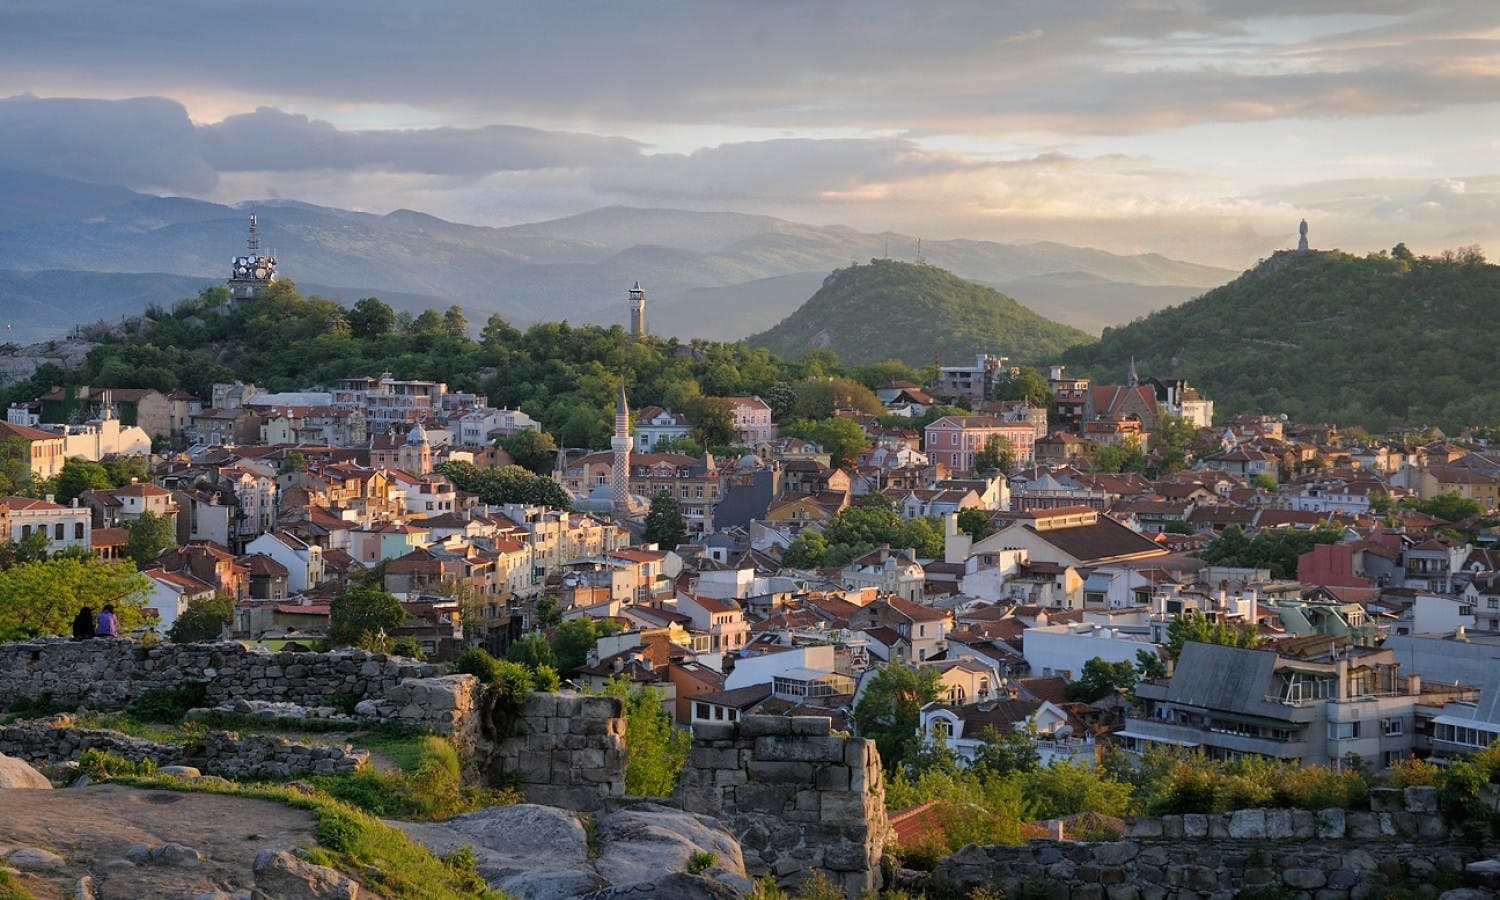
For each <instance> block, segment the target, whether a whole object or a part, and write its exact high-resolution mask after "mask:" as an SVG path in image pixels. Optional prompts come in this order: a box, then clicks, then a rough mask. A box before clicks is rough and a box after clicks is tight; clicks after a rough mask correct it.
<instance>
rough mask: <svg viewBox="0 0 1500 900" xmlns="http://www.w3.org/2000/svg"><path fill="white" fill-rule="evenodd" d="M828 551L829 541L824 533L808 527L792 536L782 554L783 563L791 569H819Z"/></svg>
mask: <svg viewBox="0 0 1500 900" xmlns="http://www.w3.org/2000/svg"><path fill="white" fill-rule="evenodd" d="M827 552H828V542H827V541H826V540H824V539H823V534H822V533H821V532H818V531H814V530H812V529H811V528H808V529H805V530H803V532H802V533H801V534H799V535H797V536H796V537H794V538H792V542H791V544H790V545H788V546H787V548H786V551H785V552H783V553H782V554H781V564H782V565H783V566H786V567H787V568H789V569H817V568H820V567H821V566H822V565H823V555H824V554H825V553H827Z"/></svg>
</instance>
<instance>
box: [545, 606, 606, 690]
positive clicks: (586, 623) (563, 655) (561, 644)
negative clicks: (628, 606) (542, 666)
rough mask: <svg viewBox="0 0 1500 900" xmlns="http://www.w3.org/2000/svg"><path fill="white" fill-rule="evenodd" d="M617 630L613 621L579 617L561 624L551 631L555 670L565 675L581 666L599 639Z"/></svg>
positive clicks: (586, 660)
mask: <svg viewBox="0 0 1500 900" xmlns="http://www.w3.org/2000/svg"><path fill="white" fill-rule="evenodd" d="M619 630H620V624H619V623H618V622H616V621H615V620H614V619H594V618H591V617H589V616H579V617H577V618H574V619H568V620H567V621H565V622H563V623H562V624H561V625H559V626H557V628H555V629H553V631H552V655H553V657H555V658H556V659H557V670H558V671H559V672H561V673H562V674H564V675H567V674H569V673H570V672H572V671H573V670H574V669H577V668H578V667H579V666H582V665H583V664H584V663H586V662H588V656H589V651H591V650H593V649H594V645H595V644H597V643H598V642H599V639H600V638H601V637H606V636H608V635H611V634H614V633H615V632H617V631H619Z"/></svg>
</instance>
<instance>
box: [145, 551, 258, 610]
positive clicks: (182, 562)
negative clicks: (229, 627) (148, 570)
mask: <svg viewBox="0 0 1500 900" xmlns="http://www.w3.org/2000/svg"><path fill="white" fill-rule="evenodd" d="M154 568H157V569H162V570H164V571H167V572H173V573H177V574H185V575H191V576H193V577H194V578H196V579H198V580H199V581H202V582H204V583H205V584H208V585H209V586H210V587H212V588H213V589H214V592H215V593H218V594H222V595H224V596H225V597H230V598H232V599H234V600H242V599H244V598H245V596H246V593H247V590H248V587H249V578H248V576H249V574H250V573H249V570H247V569H246V568H245V567H244V566H243V565H240V563H239V562H238V561H237V560H236V559H235V558H234V554H232V553H230V552H229V551H227V550H225V549H224V548H222V547H219V546H216V545H214V544H208V543H197V544H184V545H182V546H179V547H168V548H167V549H165V550H163V551H162V552H161V553H159V554H157V557H156V559H155V560H154Z"/></svg>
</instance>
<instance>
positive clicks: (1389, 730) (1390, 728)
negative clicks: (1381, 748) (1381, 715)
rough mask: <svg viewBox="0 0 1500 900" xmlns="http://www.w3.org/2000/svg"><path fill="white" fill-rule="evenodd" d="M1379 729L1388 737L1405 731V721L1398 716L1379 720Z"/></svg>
mask: <svg viewBox="0 0 1500 900" xmlns="http://www.w3.org/2000/svg"><path fill="white" fill-rule="evenodd" d="M1380 731H1381V733H1382V734H1385V735H1386V736H1388V737H1394V736H1396V735H1400V734H1405V733H1406V723H1405V722H1403V721H1402V720H1401V718H1400V717H1398V716H1392V717H1391V718H1389V719H1381V720H1380Z"/></svg>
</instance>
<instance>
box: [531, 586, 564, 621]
mask: <svg viewBox="0 0 1500 900" xmlns="http://www.w3.org/2000/svg"><path fill="white" fill-rule="evenodd" d="M560 606H561V604H559V603H558V600H557V598H556V597H555V596H553V595H552V594H546V595H544V596H542V597H539V598H537V601H536V605H535V606H533V607H532V610H531V624H532V625H533V626H534V627H536V628H551V627H553V626H554V625H557V624H558V623H560V622H562V609H561V608H560Z"/></svg>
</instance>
